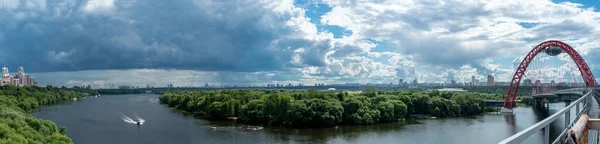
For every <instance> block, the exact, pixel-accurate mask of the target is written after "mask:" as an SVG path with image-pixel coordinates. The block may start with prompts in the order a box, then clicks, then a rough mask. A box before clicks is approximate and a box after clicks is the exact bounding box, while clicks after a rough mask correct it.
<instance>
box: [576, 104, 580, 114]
mask: <svg viewBox="0 0 600 144" xmlns="http://www.w3.org/2000/svg"><path fill="white" fill-rule="evenodd" d="M579 104H581V103H577V106H576V107H575V110H576V112H575V113H576V114H577V115H579V113H581V112H580V111H579Z"/></svg>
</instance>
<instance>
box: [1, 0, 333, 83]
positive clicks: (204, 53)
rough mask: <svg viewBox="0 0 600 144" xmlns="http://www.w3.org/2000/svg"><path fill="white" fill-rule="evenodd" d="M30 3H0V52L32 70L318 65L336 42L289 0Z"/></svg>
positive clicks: (257, 68) (265, 68) (235, 68)
mask: <svg viewBox="0 0 600 144" xmlns="http://www.w3.org/2000/svg"><path fill="white" fill-rule="evenodd" d="M26 2H27V3H28V2H30V1H26ZM27 3H20V4H19V6H18V7H12V6H11V7H7V8H4V9H1V11H3V13H5V14H1V15H0V19H3V22H1V23H0V24H1V26H2V27H0V28H1V29H0V32H2V34H3V35H4V36H3V39H2V41H1V42H0V50H1V51H3V53H5V55H3V57H2V58H0V59H1V60H3V61H5V62H6V63H7V65H26V66H27V67H28V69H29V70H30V71H33V72H53V71H79V70H102V69H135V68H168V69H170V68H174V69H188V70H202V71H268V70H281V69H285V68H289V67H295V66H296V67H297V66H323V65H324V59H325V53H327V52H328V51H330V50H331V49H332V46H331V44H332V43H335V42H334V41H335V40H333V36H332V35H328V34H326V33H318V32H317V30H316V27H315V25H314V24H312V23H310V22H309V20H308V18H306V17H305V16H304V9H301V8H297V7H295V6H294V5H293V1H291V0H286V1H273V2H265V1H260V2H254V1H231V2H221V1H201V0H197V1H192V0H184V1H177V2H174V1H173V2H171V1H160V0H150V1H140V0H121V1H117V0H88V1H47V3H45V4H38V5H35V6H37V7H36V8H30V7H24V6H22V5H27ZM41 8H45V9H46V10H42V9H41ZM298 49H304V51H303V52H301V55H300V58H301V61H298V62H296V63H291V61H292V58H293V54H294V51H296V50H298ZM23 57H24V58H23ZM32 59H35V60H32ZM294 64H295V65H294Z"/></svg>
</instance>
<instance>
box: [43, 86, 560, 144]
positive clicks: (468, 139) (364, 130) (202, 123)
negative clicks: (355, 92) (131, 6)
mask: <svg viewBox="0 0 600 144" xmlns="http://www.w3.org/2000/svg"><path fill="white" fill-rule="evenodd" d="M550 107H551V113H552V112H553V111H554V110H555V109H560V108H561V107H564V104H552V105H551V106H550ZM33 115H34V116H36V117H38V118H42V119H48V120H52V121H54V122H56V123H57V125H58V126H65V127H67V135H68V136H69V137H71V138H72V139H73V141H74V142H75V143H76V144H192V143H215V144H216V143H223V144H234V143H244V144H246V143H365V144H377V143H423V144H433V143H444V144H447V143H456V144H484V143H497V142H499V141H501V140H502V139H504V138H506V137H509V136H510V135H512V134H515V133H517V132H519V131H520V130H522V129H525V128H527V127H528V126H531V125H533V124H534V123H536V122H537V121H540V120H542V119H543V118H544V117H545V115H544V114H541V113H536V112H535V111H534V110H533V109H532V108H530V107H520V108H517V109H515V113H514V115H502V114H486V115H482V116H476V117H466V118H439V119H418V120H411V121H410V122H408V124H404V123H386V124H378V125H369V126H339V127H334V128H319V129H288V128H275V127H266V128H264V129H262V130H258V131H251V132H248V131H243V130H242V131H240V129H239V128H240V127H242V126H243V125H237V124H235V123H232V122H223V121H220V122H215V121H206V120H202V119H196V118H193V117H192V116H187V115H185V114H183V113H181V112H178V111H176V110H173V109H170V108H168V107H166V106H163V105H161V104H159V103H158V95H150V94H141V95H112V96H102V97H97V98H94V97H90V98H87V99H84V100H80V101H76V102H73V103H70V104H65V105H56V106H48V107H43V108H41V109H39V110H38V111H37V112H35V113H33ZM124 116H126V117H129V118H131V119H135V118H136V117H137V116H139V117H140V118H141V119H144V120H145V122H144V123H143V124H142V125H141V126H138V125H136V124H135V123H128V122H126V121H125V120H123V118H124ZM562 125H564V122H563V121H558V122H556V123H554V124H553V125H552V127H553V128H552V129H551V133H552V135H554V136H556V135H558V133H559V132H560V130H562V127H561V126H562ZM213 126H214V127H216V129H211V127H213ZM542 138H543V135H542V133H541V132H540V133H538V134H535V135H534V136H532V137H530V138H529V139H527V140H526V141H525V142H524V143H541V142H542Z"/></svg>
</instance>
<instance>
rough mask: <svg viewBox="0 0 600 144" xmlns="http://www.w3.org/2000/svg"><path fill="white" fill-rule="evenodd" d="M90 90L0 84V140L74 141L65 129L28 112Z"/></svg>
mask: <svg viewBox="0 0 600 144" xmlns="http://www.w3.org/2000/svg"><path fill="white" fill-rule="evenodd" d="M90 94H91V92H87V90H80V89H60V88H52V87H16V86H10V85H8V86H1V87H0V143H10V144H19V143H66V144H70V143H73V142H72V140H71V138H69V137H67V130H66V128H64V127H61V128H60V129H59V128H58V127H57V126H56V124H55V123H54V122H52V121H49V120H42V119H38V118H35V117H33V116H32V115H31V114H30V112H31V111H32V110H35V109H37V108H39V107H41V106H48V105H54V104H59V103H63V102H67V101H71V100H72V99H74V98H82V97H85V96H88V95H90Z"/></svg>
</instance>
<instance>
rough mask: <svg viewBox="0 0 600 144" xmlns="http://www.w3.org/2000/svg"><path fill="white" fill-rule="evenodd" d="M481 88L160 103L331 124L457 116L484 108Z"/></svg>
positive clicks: (219, 116) (249, 93)
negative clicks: (460, 91) (415, 117)
mask: <svg viewBox="0 0 600 144" xmlns="http://www.w3.org/2000/svg"><path fill="white" fill-rule="evenodd" d="M484 97H489V95H488V94H482V93H447V92H437V91H430V92H410V91H376V90H375V89H365V90H363V92H362V93H346V92H329V91H317V90H315V89H311V90H197V91H177V92H166V93H164V94H163V95H161V96H160V97H159V101H160V103H161V104H165V105H167V106H169V107H173V108H176V109H179V110H183V111H187V112H190V113H193V114H195V115H199V116H201V117H203V118H206V119H211V120H224V119H227V118H228V117H236V118H238V120H240V121H246V122H254V123H265V124H268V125H274V126H284V127H300V128H302V127H307V128H309V127H331V126H337V125H370V124H377V123H387V122H396V121H403V120H404V119H406V118H410V115H414V114H423V115H432V116H434V117H456V116H471V115H479V114H482V113H483V112H484V110H485V102H484V101H483V99H482V98H484Z"/></svg>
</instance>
